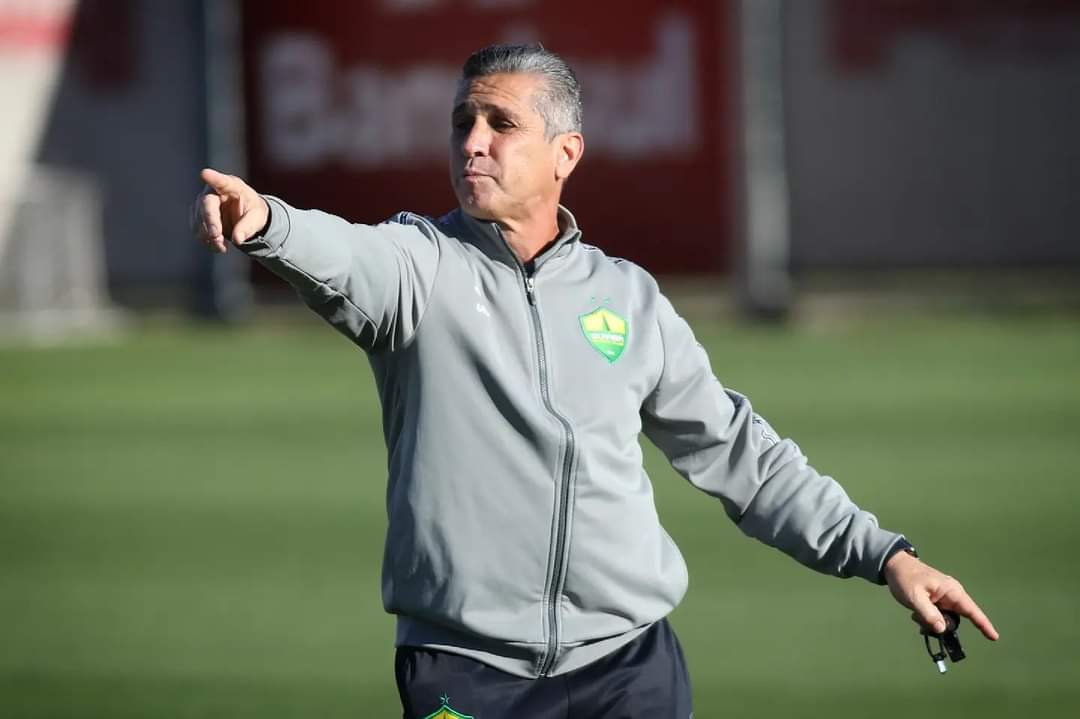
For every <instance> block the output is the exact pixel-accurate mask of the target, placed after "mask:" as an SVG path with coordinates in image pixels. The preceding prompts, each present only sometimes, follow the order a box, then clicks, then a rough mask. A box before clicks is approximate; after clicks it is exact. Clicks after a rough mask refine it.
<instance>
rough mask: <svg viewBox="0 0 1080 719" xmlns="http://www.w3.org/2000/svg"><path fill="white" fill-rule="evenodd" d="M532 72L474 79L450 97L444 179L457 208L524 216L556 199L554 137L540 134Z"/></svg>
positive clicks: (485, 215) (492, 216) (495, 217)
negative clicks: (447, 176)
mask: <svg viewBox="0 0 1080 719" xmlns="http://www.w3.org/2000/svg"><path fill="white" fill-rule="evenodd" d="M543 82H544V81H543V79H542V78H541V77H539V76H537V75H530V74H521V73H509V74H498V75H489V76H487V77H478V78H474V79H473V80H471V81H470V82H469V84H468V85H466V86H463V87H462V88H461V89H460V90H459V91H458V94H457V97H455V98H454V108H453V112H452V114H451V127H452V130H451V133H450V182H451V183H452V184H453V186H454V193H455V194H456V195H457V199H458V202H459V203H460V204H461V208H462V209H463V210H464V211H465V212H467V213H469V214H470V215H472V216H473V217H476V218H478V219H482V220H491V221H506V220H512V219H521V218H525V217H528V216H529V215H530V213H531V212H532V211H533V210H534V209H536V208H543V207H546V206H550V205H551V204H554V202H557V201H558V195H559V189H560V182H559V179H558V174H557V165H558V164H559V155H560V144H561V143H560V138H559V137H556V138H554V139H553V140H552V141H551V142H548V140H547V139H546V138H545V132H546V128H545V126H544V118H543V117H542V116H541V115H540V114H539V113H538V112H537V111H536V109H535V108H534V107H533V93H534V91H536V90H537V89H538V88H540V87H541V86H542V83H543Z"/></svg>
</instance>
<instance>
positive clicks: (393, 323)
mask: <svg viewBox="0 0 1080 719" xmlns="http://www.w3.org/2000/svg"><path fill="white" fill-rule="evenodd" d="M264 197H265V199H266V201H267V203H268V204H269V206H270V224H269V226H268V227H267V230H266V232H265V233H264V234H263V236H262V237H259V238H257V239H252V240H249V241H248V242H246V243H244V244H243V245H242V248H243V250H244V252H246V253H247V254H248V255H250V256H251V257H253V258H255V259H256V260H258V261H259V262H260V263H261V264H262V265H264V266H266V267H267V268H268V269H269V270H270V271H271V272H273V273H274V274H276V275H278V276H279V277H281V278H283V279H284V280H286V281H287V282H288V283H289V284H291V285H292V286H293V287H294V288H295V289H296V291H297V293H298V294H299V295H300V297H301V299H303V301H304V302H305V303H306V304H307V305H308V306H309V307H310V308H311V309H313V310H314V311H315V312H317V313H318V314H319V315H321V316H322V317H323V318H324V319H325V320H326V321H327V322H329V323H330V324H331V325H333V326H334V327H335V328H337V330H338V331H339V332H341V333H342V334H344V335H345V336H346V337H348V338H349V339H351V340H352V341H353V342H355V343H356V344H358V345H359V346H360V347H362V348H363V349H365V350H367V351H369V352H377V351H381V350H386V349H394V348H397V347H400V346H401V345H403V344H405V343H406V342H408V341H409V339H410V338H411V337H412V335H413V333H414V332H415V331H416V328H417V327H418V326H419V324H420V320H421V318H422V317H423V314H424V311H425V310H426V308H427V303H428V300H429V299H430V297H431V293H432V288H433V286H434V283H435V275H436V272H437V270H438V266H439V240H438V236H437V234H436V232H435V230H434V228H432V227H431V225H430V224H429V223H427V222H426V221H424V220H421V219H420V218H417V217H416V216H414V215H410V214H409V213H401V214H399V215H396V216H395V217H393V218H391V219H390V220H388V221H387V222H384V223H382V224H380V225H359V224H352V223H349V222H347V221H345V220H343V219H341V218H340V217H336V216H334V215H329V214H327V213H325V212H319V211H318V210H298V209H296V208H294V207H290V206H289V205H287V204H286V203H285V202H283V201H281V200H280V199H278V198H276V197H270V196H264Z"/></svg>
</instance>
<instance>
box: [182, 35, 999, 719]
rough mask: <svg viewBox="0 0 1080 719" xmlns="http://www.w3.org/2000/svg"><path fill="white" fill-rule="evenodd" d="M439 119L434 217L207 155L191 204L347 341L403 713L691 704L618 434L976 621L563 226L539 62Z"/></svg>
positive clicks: (671, 562)
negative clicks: (365, 213)
mask: <svg viewBox="0 0 1080 719" xmlns="http://www.w3.org/2000/svg"><path fill="white" fill-rule="evenodd" d="M451 124H452V131H451V136H450V179H451V182H452V184H453V187H454V192H455V193H456V195H457V199H458V202H459V205H460V207H459V208H458V209H457V210H455V211H453V212H451V213H449V214H447V215H445V216H444V217H441V218H439V219H428V218H425V217H421V216H417V215H413V214H410V213H402V214H400V215H398V216H396V217H394V218H393V219H392V220H390V221H388V222H386V223H383V224H381V225H377V226H366V225H351V224H349V223H347V222H345V221H344V220H341V219H339V218H336V217H333V216H330V215H326V214H323V213H320V212H315V211H301V210H297V209H294V208H292V207H290V206H288V205H287V204H285V203H284V202H282V201H281V200H278V199H276V198H271V197H264V196H261V195H259V194H258V193H256V192H255V191H254V190H253V189H252V188H250V187H249V186H247V185H246V184H245V183H244V182H243V181H242V180H240V179H238V178H236V177H231V176H227V175H223V174H221V173H218V172H215V171H213V170H205V171H204V172H203V174H202V176H203V179H204V180H205V182H206V183H207V186H208V188H207V190H206V192H205V193H204V195H202V196H201V198H200V200H199V202H198V203H197V205H196V210H197V213H196V225H197V233H198V235H199V237H200V238H201V239H202V240H203V241H204V242H205V243H206V244H207V245H208V246H209V247H211V248H212V249H213V250H215V251H217V252H225V251H226V247H227V243H228V242H231V243H232V244H233V245H235V246H237V247H239V248H241V249H242V250H243V251H244V252H246V253H248V254H250V255H251V256H252V257H254V258H256V259H257V260H258V261H260V262H261V263H263V264H264V265H266V266H267V267H269V268H270V269H271V270H273V271H274V272H276V273H277V274H279V275H280V276H282V277H284V278H285V279H286V280H288V281H289V282H290V283H291V284H292V285H293V286H294V287H295V288H296V289H297V291H298V293H299V294H300V296H301V297H302V298H303V299H304V301H305V302H306V303H307V304H308V305H310V306H311V307H312V309H314V310H315V311H316V312H318V313H319V314H320V315H322V316H323V317H324V318H325V319H326V320H327V321H329V322H330V323H331V324H332V325H334V326H335V327H336V328H338V329H339V330H340V331H341V332H342V333H344V334H345V335H346V336H347V337H349V338H350V339H351V340H353V341H354V342H355V343H356V344H358V345H359V346H360V347H361V348H363V349H364V350H365V351H366V352H367V353H368V355H369V358H370V362H371V365H372V368H373V370H374V373H375V378H376V383H377V386H378V389H379V393H380V398H381V401H382V407H383V423H384V428H385V435H386V443H387V451H388V460H389V474H390V477H389V488H388V493H387V510H388V514H389V529H388V533H387V543H386V553H385V562H384V566H383V601H384V604H385V606H386V608H387V610H388V611H389V612H392V613H394V614H396V615H397V625H398V630H397V645H398V654H397V666H396V669H397V680H398V688H399V691H400V694H401V700H402V704H403V707H404V711H405V716H406V717H434V716H461V715H472V716H476V717H478V718H484V717H511V716H528V717H589V718H596V717H616V716H618V717H631V716H632V717H650V718H652V719H655V718H656V717H679V718H680V719H686V717H688V716H690V715H691V700H690V685H689V680H688V678H687V673H686V668H685V665H684V662H683V657H682V653H681V651H680V649H679V646H678V643H677V641H676V639H675V637H674V634H673V633H672V630H671V627H670V626H669V625H668V623H667V621H666V619H665V617H666V616H667V614H668V613H669V612H670V611H671V609H672V608H674V607H675V605H676V604H677V603H678V602H679V601H680V599H681V598H682V596H683V594H684V592H685V590H686V567H685V565H684V563H683V560H682V557H681V556H680V554H679V552H678V550H677V549H676V547H675V545H674V544H673V543H672V541H671V539H670V538H669V537H668V535H667V534H666V532H664V530H663V529H662V527H661V526H660V524H659V521H658V519H657V516H656V510H655V507H654V504H653V499H652V492H651V485H650V483H649V480H648V478H647V477H646V475H645V473H644V470H643V468H642V462H641V451H640V448H639V445H638V436H639V433H640V432H644V433H645V434H646V436H647V437H649V439H650V440H651V441H652V442H653V443H655V444H656V445H657V446H658V447H659V448H660V449H661V450H662V451H663V452H664V453H665V455H666V456H667V457H668V459H669V460H670V461H671V463H672V464H673V466H674V467H675V469H676V470H678V471H679V472H680V473H681V474H682V475H683V476H684V477H686V478H687V479H688V480H689V481H690V482H692V483H693V484H695V485H696V486H697V487H699V488H701V489H702V490H704V491H705V492H707V493H709V494H711V495H713V496H715V497H717V498H718V499H719V500H720V501H721V503H722V504H723V507H724V509H725V511H726V512H727V514H728V515H729V516H730V517H731V518H732V519H733V520H734V521H735V522H737V523H738V526H739V527H740V529H742V531H743V532H745V533H746V534H748V535H750V536H752V537H755V538H757V539H760V540H762V541H764V542H767V543H769V544H770V545H772V546H775V547H777V548H779V549H781V550H783V551H785V552H787V553H788V554H790V555H791V556H793V557H794V558H795V559H797V560H799V561H800V562H802V563H804V564H807V565H809V566H811V567H813V568H815V569H817V570H819V571H823V572H827V573H830V574H835V575H838V576H854V575H857V576H861V577H863V578H865V579H868V580H870V581H874V582H878V583H882V584H884V583H887V584H888V585H889V587H890V589H891V590H892V593H893V595H894V596H895V597H896V599H897V600H898V601H900V602H901V603H902V604H904V605H906V606H907V607H909V608H911V609H913V610H914V613H913V617H914V618H915V619H916V621H918V622H919V623H921V624H922V625H924V626H927V627H930V628H933V629H935V630H941V629H943V628H944V620H943V617H942V614H941V612H940V609H950V610H954V611H956V612H958V613H960V614H962V615H964V616H966V617H968V618H969V619H970V620H971V621H972V622H974V624H975V625H976V626H977V627H978V628H979V629H980V630H981V631H982V632H983V634H985V635H986V636H987V637H988V638H990V639H996V638H997V633H996V631H995V630H994V628H993V626H992V624H991V623H990V621H989V620H988V619H987V617H986V616H985V615H984V614H983V613H982V611H981V610H980V609H979V608H978V607H977V606H976V605H975V603H974V602H973V601H972V599H971V598H970V597H969V596H968V595H967V594H966V593H965V592H964V590H963V588H962V587H961V586H960V584H959V583H958V582H957V581H956V580H954V579H952V578H951V577H948V576H946V575H944V574H942V573H941V572H939V571H937V570H936V569H933V568H932V567H930V566H928V565H926V564H924V563H922V562H921V561H920V560H918V559H917V558H916V557H915V556H914V553H913V551H912V550H911V545H909V544H908V543H907V542H906V540H904V538H903V537H902V536H901V535H898V534H894V533H891V532H886V531H884V530H882V529H880V528H879V527H878V525H877V521H876V519H875V518H874V517H873V516H872V515H870V514H868V513H866V512H864V511H861V510H860V509H859V508H858V507H856V506H855V505H854V504H853V503H852V502H851V501H850V500H849V499H848V497H847V496H846V495H845V494H844V492H843V490H842V489H841V488H840V487H839V485H837V484H836V483H835V482H834V481H833V480H831V479H829V478H828V477H823V476H821V475H819V474H818V473H817V472H816V471H814V470H813V469H812V468H811V467H810V466H808V465H807V463H806V459H805V457H804V456H803V455H802V453H801V451H800V450H799V448H798V447H797V446H796V445H795V444H794V443H792V442H791V441H789V440H780V439H779V438H778V437H777V436H776V435H775V434H774V432H773V431H772V429H771V428H770V427H769V425H768V424H767V423H766V422H765V421H764V420H763V419H761V417H759V416H758V415H756V414H754V412H753V411H752V409H751V407H750V403H749V402H748V401H747V399H746V398H745V397H743V396H741V395H739V394H737V393H735V392H732V391H729V390H725V389H724V388H723V387H722V386H721V385H720V383H719V382H718V381H717V380H716V379H715V378H714V377H713V375H712V371H711V370H710V368H709V363H708V358H707V357H706V356H705V352H704V350H703V349H702V348H701V347H700V346H699V345H698V344H697V343H696V342H695V340H694V337H693V334H692V332H691V331H690V328H689V327H688V326H687V324H686V323H685V322H684V321H683V320H682V319H681V318H680V317H679V316H678V315H677V314H676V313H675V312H674V310H673V309H672V307H671V305H670V303H669V302H668V301H667V300H666V299H665V298H664V296H663V295H662V294H660V292H659V291H658V289H657V286H656V283H655V281H654V280H653V278H652V277H651V276H650V275H649V274H648V273H647V272H645V271H644V270H642V269H641V268H640V267H637V266H635V265H633V264H632V263H630V262H625V261H622V260H619V259H613V258H609V257H607V256H606V255H604V253H602V252H601V251H600V250H598V249H596V248H595V247H591V246H589V245H585V244H583V243H582V241H581V232H580V231H579V229H578V227H577V223H576V221H575V219H574V217H573V216H572V215H571V214H570V212H569V211H567V210H566V209H565V208H563V207H561V206H560V205H559V198H560V195H561V192H562V189H563V186H564V185H565V183H566V181H567V179H568V178H569V177H570V175H571V173H572V172H573V170H574V168H575V167H576V166H577V163H578V162H579V161H580V160H581V158H582V154H583V152H584V148H585V143H584V139H583V137H582V133H581V103H580V92H579V88H578V84H577V80H576V79H575V77H574V75H573V72H572V71H571V70H570V68H569V67H568V66H567V65H566V63H565V62H564V61H563V60H562V59H561V58H559V57H558V56H556V55H554V54H552V53H550V52H548V51H546V50H544V49H542V48H539V47H531V46H494V47H488V48H485V49H483V50H480V51H478V52H476V53H475V54H473V55H472V57H470V58H469V59H468V61H466V63H465V66H464V68H463V73H462V79H461V82H460V85H459V87H458V92H457V95H456V97H455V100H454V106H453V110H452V114H451ZM627 210H628V211H632V208H627ZM658 239H660V238H658ZM455 712H459V713H455Z"/></svg>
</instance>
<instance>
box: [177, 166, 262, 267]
mask: <svg viewBox="0 0 1080 719" xmlns="http://www.w3.org/2000/svg"><path fill="white" fill-rule="evenodd" d="M199 177H201V178H202V181H203V182H205V183H206V188H205V189H204V190H203V191H202V193H200V194H199V196H198V197H197V198H196V199H195V205H194V207H192V208H191V229H192V232H194V233H195V237H196V239H198V240H200V241H201V242H203V243H204V244H205V245H206V246H207V247H209V248H210V250H211V251H212V252H225V251H226V249H227V246H226V244H225V242H226V240H228V241H229V242H232V243H233V244H234V245H242V244H244V243H245V242H247V241H248V239H249V238H250V237H251V236H252V235H254V234H257V233H258V232H260V231H261V230H263V229H264V228H265V227H266V223H267V222H268V221H269V219H270V208H269V207H267V205H266V200H264V199H263V198H262V196H261V195H260V194H259V193H257V192H255V190H253V189H252V188H251V187H250V186H249V185H248V184H247V183H246V182H244V181H243V180H241V179H240V178H239V177H236V176H234V175H226V174H224V173H221V172H218V171H217V170H212V169H210V168H206V169H205V170H203V171H202V172H200V173H199Z"/></svg>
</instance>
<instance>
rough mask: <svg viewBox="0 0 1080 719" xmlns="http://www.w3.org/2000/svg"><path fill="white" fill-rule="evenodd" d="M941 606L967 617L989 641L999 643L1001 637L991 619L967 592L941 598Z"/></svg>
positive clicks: (949, 594) (950, 594)
mask: <svg viewBox="0 0 1080 719" xmlns="http://www.w3.org/2000/svg"><path fill="white" fill-rule="evenodd" d="M941 606H943V607H944V608H945V609H950V610H952V611H954V612H956V613H957V614H959V615H960V616H962V617H967V618H968V619H969V620H970V621H971V623H972V624H974V625H975V627H976V628H977V629H978V630H979V631H980V632H982V633H983V636H984V637H986V638H987V639H990V640H993V641H997V639H998V637H999V636H1000V635H999V634H998V631H997V629H995V628H994V625H993V623H992V622H991V621H990V618H989V617H987V616H986V614H985V613H984V612H983V610H982V609H980V608H979V605H978V604H976V603H975V600H974V599H972V598H971V596H970V595H968V594H967V592H964V591H962V590H961V591H960V592H959V593H958V594H957V595H953V594H952V593H947V594H946V595H945V596H944V597H942V598H941Z"/></svg>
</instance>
